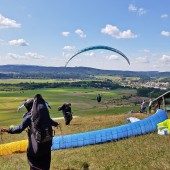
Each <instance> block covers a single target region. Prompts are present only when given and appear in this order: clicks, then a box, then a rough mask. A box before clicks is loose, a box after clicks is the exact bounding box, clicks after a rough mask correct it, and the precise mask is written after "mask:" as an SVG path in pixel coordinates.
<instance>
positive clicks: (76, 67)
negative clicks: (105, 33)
mask: <svg viewBox="0 0 170 170" xmlns="http://www.w3.org/2000/svg"><path fill="white" fill-rule="evenodd" d="M1 66H28V67H46V68H90V69H96V70H102V71H122V72H159V73H164V72H166V73H169V72H170V71H133V70H106V69H100V68H94V67H88V66H87V67H86V66H73V67H65V66H43V65H27V64H5V65H0V67H1Z"/></svg>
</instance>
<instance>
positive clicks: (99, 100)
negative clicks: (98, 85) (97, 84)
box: [96, 94, 102, 103]
mask: <svg viewBox="0 0 170 170" xmlns="http://www.w3.org/2000/svg"><path fill="white" fill-rule="evenodd" d="M96 100H97V102H98V103H100V102H101V100H102V96H101V95H100V94H98V96H97V97H96Z"/></svg>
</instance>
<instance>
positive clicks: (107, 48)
mask: <svg viewBox="0 0 170 170" xmlns="http://www.w3.org/2000/svg"><path fill="white" fill-rule="evenodd" d="M97 49H103V50H109V51H113V52H115V53H118V54H120V55H121V56H122V57H124V58H125V59H126V61H127V62H128V64H129V65H130V61H129V59H128V58H127V57H126V55H125V54H123V53H122V52H121V51H119V50H117V49H115V48H112V47H108V46H104V45H98V46H91V47H87V48H84V49H82V50H80V51H78V52H77V53H76V54H74V55H73V56H72V57H71V58H70V59H69V60H68V61H67V62H66V64H65V67H67V65H68V63H69V62H70V61H71V60H72V59H73V58H74V57H75V56H77V55H78V54H81V53H83V52H86V51H90V50H97Z"/></svg>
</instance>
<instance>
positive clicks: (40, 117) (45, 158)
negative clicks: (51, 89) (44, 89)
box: [2, 94, 59, 170]
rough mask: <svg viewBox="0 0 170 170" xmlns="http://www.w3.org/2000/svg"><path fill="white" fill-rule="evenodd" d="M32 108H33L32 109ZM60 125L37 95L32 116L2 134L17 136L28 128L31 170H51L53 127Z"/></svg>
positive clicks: (28, 154) (26, 117) (3, 130)
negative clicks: (51, 116)
mask: <svg viewBox="0 0 170 170" xmlns="http://www.w3.org/2000/svg"><path fill="white" fill-rule="evenodd" d="M30 108H31V107H30ZM58 125H59V124H58V123H57V122H55V121H53V120H52V119H51V118H50V115H49V111H48V108H47V106H46V102H45V100H44V99H43V98H42V96H41V95H40V94H37V95H35V97H34V100H33V102H32V110H31V114H28V115H26V116H25V117H24V119H23V121H22V123H21V124H20V125H19V126H15V127H13V128H9V129H2V132H8V133H10V134H17V133H21V132H22V131H24V130H25V129H26V128H28V148H27V158H28V163H29V165H30V170H37V169H41V170H49V169H50V163H51V146H52V135H53V134H52V133H53V132H52V126H55V127H57V126H58Z"/></svg>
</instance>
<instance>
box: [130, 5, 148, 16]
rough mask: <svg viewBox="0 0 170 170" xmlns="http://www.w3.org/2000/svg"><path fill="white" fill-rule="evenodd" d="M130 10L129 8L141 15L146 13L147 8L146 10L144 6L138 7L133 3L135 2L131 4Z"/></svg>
mask: <svg viewBox="0 0 170 170" xmlns="http://www.w3.org/2000/svg"><path fill="white" fill-rule="evenodd" d="M128 10H129V11H130V12H134V13H137V14H138V15H140V16H141V15H143V14H145V13H146V10H145V9H144V8H138V7H136V6H135V5H133V4H129V6H128Z"/></svg>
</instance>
